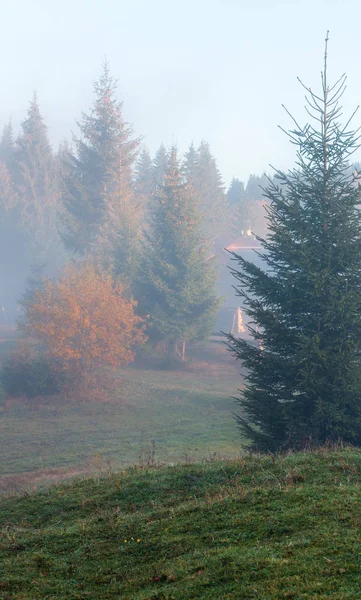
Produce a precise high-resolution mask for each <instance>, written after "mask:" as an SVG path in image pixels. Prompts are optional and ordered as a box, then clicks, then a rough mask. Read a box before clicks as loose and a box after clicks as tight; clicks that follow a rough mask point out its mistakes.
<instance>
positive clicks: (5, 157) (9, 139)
mask: <svg viewBox="0 0 361 600" xmlns="http://www.w3.org/2000/svg"><path fill="white" fill-rule="evenodd" d="M14 157H15V143H14V132H13V126H12V122H11V121H9V123H8V124H7V125H5V127H4V128H3V132H2V136H1V140H0V162H2V163H4V164H5V165H6V166H7V169H8V171H9V173H11V174H12V173H13V169H14Z"/></svg>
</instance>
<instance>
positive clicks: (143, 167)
mask: <svg viewBox="0 0 361 600" xmlns="http://www.w3.org/2000/svg"><path fill="white" fill-rule="evenodd" d="M134 190H135V197H136V199H137V202H138V203H139V204H140V205H141V206H142V207H143V210H144V211H145V212H146V211H147V210H148V208H149V202H150V199H151V197H152V195H153V192H154V177H153V162H152V159H151V157H150V154H149V152H148V150H147V149H146V148H145V147H144V148H143V149H142V151H141V153H140V155H139V159H138V161H137V164H136V167H135V180H134Z"/></svg>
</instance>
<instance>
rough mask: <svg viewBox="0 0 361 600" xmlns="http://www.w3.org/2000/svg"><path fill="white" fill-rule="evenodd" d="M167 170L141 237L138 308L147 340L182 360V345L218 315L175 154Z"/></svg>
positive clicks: (202, 333) (194, 211) (205, 249)
mask: <svg viewBox="0 0 361 600" xmlns="http://www.w3.org/2000/svg"><path fill="white" fill-rule="evenodd" d="M167 165H168V166H167V170H166V173H165V176H164V182H163V184H162V185H158V187H157V191H156V195H155V198H154V205H153V207H152V212H151V227H150V231H149V232H148V233H147V235H146V244H145V249H144V255H143V260H142V273H141V281H140V298H141V302H140V307H141V309H142V310H143V311H144V313H145V314H149V315H150V322H151V329H150V335H151V338H152V339H162V340H165V341H166V342H168V349H169V353H170V354H172V353H174V352H179V354H180V356H181V357H182V358H184V355H185V345H186V342H190V341H196V340H200V339H203V338H205V337H206V336H207V335H208V334H209V333H210V330H211V327H212V324H213V319H214V315H215V312H216V310H217V309H218V301H217V298H216V297H215V293H214V288H215V281H216V275H217V274H216V270H215V265H214V263H213V260H212V259H211V258H210V248H209V245H208V244H207V243H206V242H205V241H204V239H203V236H202V234H201V229H200V214H199V210H198V202H197V199H196V197H195V195H194V191H193V190H191V189H190V187H189V186H187V185H186V183H185V182H184V179H183V176H182V172H181V168H180V164H179V160H178V157H177V151H176V149H175V148H172V149H171V151H170V153H169V155H168V157H167ZM179 343H181V344H182V350H181V351H180V350H179V348H178V344H179Z"/></svg>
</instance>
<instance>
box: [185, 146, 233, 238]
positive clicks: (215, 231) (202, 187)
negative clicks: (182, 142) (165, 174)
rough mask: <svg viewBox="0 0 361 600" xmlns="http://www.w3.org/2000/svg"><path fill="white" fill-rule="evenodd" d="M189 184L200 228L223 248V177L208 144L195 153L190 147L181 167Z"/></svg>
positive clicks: (224, 200) (224, 197)
mask: <svg viewBox="0 0 361 600" xmlns="http://www.w3.org/2000/svg"><path fill="white" fill-rule="evenodd" d="M183 173H184V176H185V178H186V181H187V183H188V185H189V186H190V187H191V189H192V190H193V193H194V195H195V196H196V197H197V198H198V200H199V209H200V213H201V216H202V223H201V227H202V229H203V231H204V233H205V234H206V235H207V237H208V239H210V240H211V241H212V243H213V244H214V247H217V248H218V249H219V247H221V246H222V243H223V241H224V229H225V223H226V209H227V205H226V195H225V190H224V184H223V181H222V176H221V174H220V172H219V170H218V167H217V163H216V160H215V158H214V157H213V156H212V154H211V151H210V147H209V144H208V143H207V142H205V141H202V143H201V144H200V146H199V148H198V149H197V150H195V148H194V146H193V144H192V145H191V146H190V148H189V150H188V152H187V154H186V155H185V161H184V164H183Z"/></svg>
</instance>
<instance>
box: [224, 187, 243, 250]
mask: <svg viewBox="0 0 361 600" xmlns="http://www.w3.org/2000/svg"><path fill="white" fill-rule="evenodd" d="M246 212H247V205H246V200H245V193H244V183H243V181H240V180H239V179H236V178H235V177H233V179H232V181H231V185H230V186H229V189H228V192H227V211H226V229H225V234H226V242H227V243H230V242H234V241H235V240H237V239H238V238H239V237H240V236H241V234H242V231H244V230H245V222H246Z"/></svg>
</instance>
